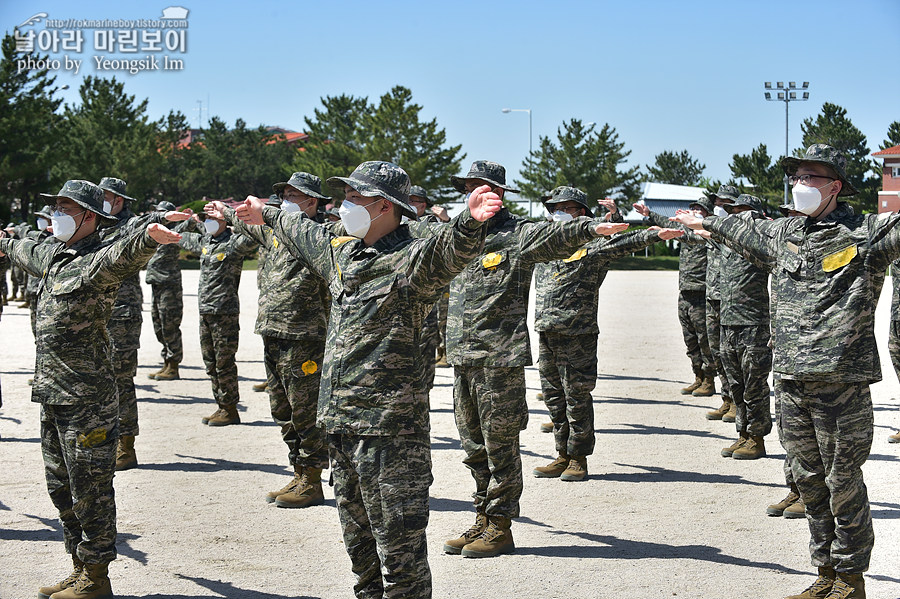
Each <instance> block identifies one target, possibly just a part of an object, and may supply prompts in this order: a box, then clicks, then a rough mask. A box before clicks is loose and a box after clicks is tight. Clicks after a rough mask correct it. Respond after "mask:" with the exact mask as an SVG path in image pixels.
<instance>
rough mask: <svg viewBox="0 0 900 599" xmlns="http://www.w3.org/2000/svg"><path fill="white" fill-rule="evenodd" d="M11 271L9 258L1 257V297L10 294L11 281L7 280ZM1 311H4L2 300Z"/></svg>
mask: <svg viewBox="0 0 900 599" xmlns="http://www.w3.org/2000/svg"><path fill="white" fill-rule="evenodd" d="M7 272H9V258H7V257H6V256H2V257H0V299H6V297H7V296H8V295H9V283H7V281H6V273H7ZM0 312H3V303H2V302H0Z"/></svg>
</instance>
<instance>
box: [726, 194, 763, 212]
mask: <svg viewBox="0 0 900 599" xmlns="http://www.w3.org/2000/svg"><path fill="white" fill-rule="evenodd" d="M738 206H749V207H750V209H751V210H755V211H756V212H759V213H760V214H764V212H763V201H762V200H761V199H759V198H758V197H756V196H752V195H750V194H748V193H742V194H741V195H739V196H738V198H737V199H736V200H735V201H734V203H733V204H726V205H725V206H722V207H723V208H724V209H725V212H727V213H728V214H733V213H734V209H735V208H737V207H738Z"/></svg>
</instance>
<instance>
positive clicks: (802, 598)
mask: <svg viewBox="0 0 900 599" xmlns="http://www.w3.org/2000/svg"><path fill="white" fill-rule="evenodd" d="M834 580H835V572H834V568H832V567H831V566H819V577H818V578H816V581H815V582H814V583H812V585H811V586H809V587H807V588H806V590H804V591H803V592H802V593H800V594H799V595H791V596H790V597H785V598H784V599H825V597H827V596H828V594H829V593H830V592H831V587H833V586H834Z"/></svg>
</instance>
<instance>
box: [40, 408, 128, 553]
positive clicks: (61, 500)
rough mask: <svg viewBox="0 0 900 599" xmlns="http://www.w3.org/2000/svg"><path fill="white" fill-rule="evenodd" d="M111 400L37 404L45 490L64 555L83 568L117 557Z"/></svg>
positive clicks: (115, 412) (114, 413)
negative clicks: (60, 531) (55, 512)
mask: <svg viewBox="0 0 900 599" xmlns="http://www.w3.org/2000/svg"><path fill="white" fill-rule="evenodd" d="M117 422H118V406H117V404H116V401H115V398H112V400H110V399H109V398H104V401H101V402H99V403H87V404H79V405H68V406H57V405H47V404H43V405H41V453H42V454H43V457H44V474H45V476H46V478H47V491H48V492H49V493H50V499H51V500H52V501H53V505H55V506H56V509H57V510H58V511H59V520H60V522H61V523H62V528H63V541H64V542H65V545H66V551H67V552H68V553H71V554H72V555H74V556H77V557H78V559H80V560H81V561H83V562H85V563H88V564H104V563H108V562H110V561H112V560H114V559H115V558H116V498H115V491H114V490H113V474H114V473H115V464H116V444H117V442H118V439H119V431H118V427H117Z"/></svg>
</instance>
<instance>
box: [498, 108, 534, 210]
mask: <svg viewBox="0 0 900 599" xmlns="http://www.w3.org/2000/svg"><path fill="white" fill-rule="evenodd" d="M502 112H503V114H509V113H510V112H527V113H528V158H529V159H530V158H531V152H532V144H531V140H532V136H531V109H530V108H503V109H502ZM528 216H529V217H533V216H534V201H533V200H532V199H531V198H528Z"/></svg>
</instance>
